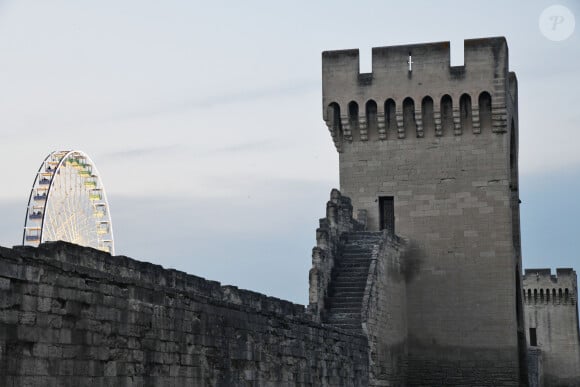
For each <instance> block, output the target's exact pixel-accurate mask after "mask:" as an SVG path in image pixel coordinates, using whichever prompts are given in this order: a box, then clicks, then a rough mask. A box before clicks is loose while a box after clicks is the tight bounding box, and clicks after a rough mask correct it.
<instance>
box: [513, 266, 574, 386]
mask: <svg viewBox="0 0 580 387" xmlns="http://www.w3.org/2000/svg"><path fill="white" fill-rule="evenodd" d="M524 309H525V313H524V315H525V316H526V317H525V321H526V337H527V339H528V345H529V346H530V348H531V349H532V350H534V349H539V350H540V356H541V364H542V373H543V375H544V378H543V379H544V386H546V387H550V386H578V385H580V336H579V329H578V287H577V282H576V272H575V271H574V270H572V269H556V275H552V274H551V272H550V269H526V271H525V275H524Z"/></svg>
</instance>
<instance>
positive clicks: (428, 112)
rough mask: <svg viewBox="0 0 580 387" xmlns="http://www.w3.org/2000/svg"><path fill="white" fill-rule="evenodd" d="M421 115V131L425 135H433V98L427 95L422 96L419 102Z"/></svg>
mask: <svg viewBox="0 0 580 387" xmlns="http://www.w3.org/2000/svg"><path fill="white" fill-rule="evenodd" d="M421 105H422V106H421V114H422V117H423V133H424V136H425V137H427V136H429V137H435V119H434V117H433V99H432V98H431V97H429V96H427V97H425V98H423V102H422V103H421Z"/></svg>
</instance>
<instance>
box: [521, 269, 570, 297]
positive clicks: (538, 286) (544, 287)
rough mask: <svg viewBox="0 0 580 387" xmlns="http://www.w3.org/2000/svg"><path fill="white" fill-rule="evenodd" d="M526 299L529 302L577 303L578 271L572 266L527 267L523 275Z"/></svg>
mask: <svg viewBox="0 0 580 387" xmlns="http://www.w3.org/2000/svg"><path fill="white" fill-rule="evenodd" d="M523 280H524V281H523V282H524V283H523V285H524V286H523V288H524V301H525V302H526V303H528V304H538V303H540V304H544V303H550V302H552V303H557V304H558V305H562V304H564V305H575V304H576V301H577V299H578V288H577V283H576V281H577V280H576V272H575V271H574V270H573V269H570V268H558V269H556V275H554V274H552V271H551V270H550V269H526V270H525V273H524V276H523Z"/></svg>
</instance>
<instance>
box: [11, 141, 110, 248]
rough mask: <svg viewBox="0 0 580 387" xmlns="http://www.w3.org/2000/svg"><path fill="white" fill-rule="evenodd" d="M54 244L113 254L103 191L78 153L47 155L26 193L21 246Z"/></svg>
mask: <svg viewBox="0 0 580 387" xmlns="http://www.w3.org/2000/svg"><path fill="white" fill-rule="evenodd" d="M58 240H62V241H67V242H71V243H75V244H78V245H82V246H88V247H93V248H95V249H99V250H103V251H106V252H108V253H110V254H114V253H115V248H114V241H113V224H112V223H111V215H110V214H109V203H108V202H107V195H106V194H105V188H104V187H103V184H102V182H101V179H100V178H99V173H98V171H97V168H96V167H95V164H94V163H93V162H92V160H91V159H90V158H89V157H88V156H87V155H86V154H84V153H83V152H81V151H74V150H73V151H57V152H52V153H51V154H49V155H48V157H46V159H44V161H43V162H42V164H41V165H40V168H39V169H38V172H37V173H36V177H35V178H34V184H33V185H32V190H31V191H30V197H29V199H28V206H27V208H26V219H25V221H24V234H23V236H22V244H23V245H25V246H38V245H39V244H40V243H43V242H47V241H58Z"/></svg>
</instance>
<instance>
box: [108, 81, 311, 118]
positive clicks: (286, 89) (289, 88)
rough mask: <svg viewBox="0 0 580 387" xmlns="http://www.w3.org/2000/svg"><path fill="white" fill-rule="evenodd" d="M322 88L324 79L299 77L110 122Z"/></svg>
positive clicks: (180, 102) (187, 100)
mask: <svg viewBox="0 0 580 387" xmlns="http://www.w3.org/2000/svg"><path fill="white" fill-rule="evenodd" d="M319 88H320V81H319V80H314V79H297V80H293V81H291V82H287V83H283V84H278V85H274V86H269V87H262V88H256V89H246V90H238V91H232V92H229V93H223V94H216V95H210V96H207V95H205V96H202V97H199V96H195V97H191V98H183V99H181V100H176V101H173V102H167V103H164V104H163V103H161V104H156V105H155V106H154V107H152V106H147V107H144V108H143V109H140V110H133V111H129V112H124V113H117V114H113V115H112V116H111V117H110V120H109V121H118V120H129V119H142V118H152V117H157V116H162V115H166V114H175V113H182V112H187V111H190V110H197V109H209V108H213V107H215V106H222V107H224V106H227V105H233V104H239V103H247V102H253V101H256V100H262V99H271V98H283V97H288V96H295V95H302V94H306V93H309V92H312V91H315V90H318V89H319Z"/></svg>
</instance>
